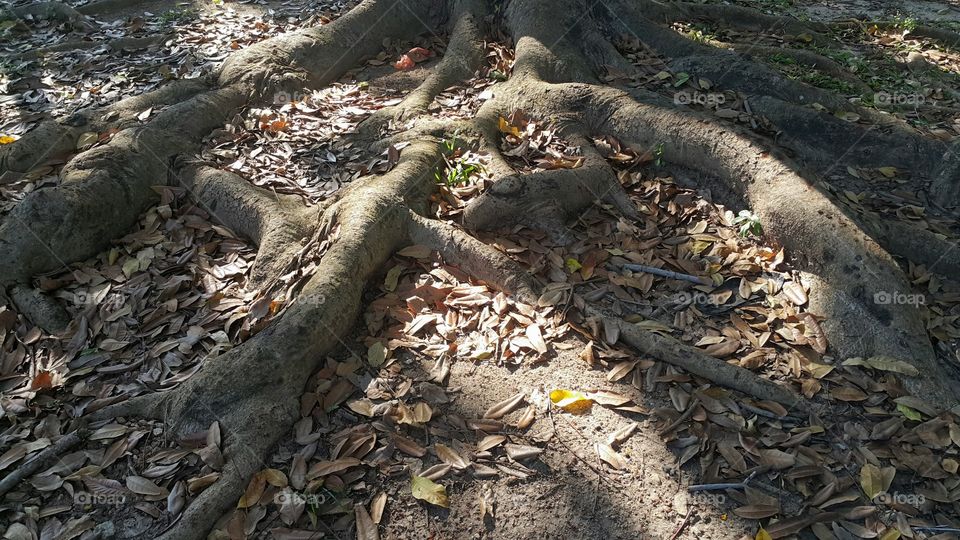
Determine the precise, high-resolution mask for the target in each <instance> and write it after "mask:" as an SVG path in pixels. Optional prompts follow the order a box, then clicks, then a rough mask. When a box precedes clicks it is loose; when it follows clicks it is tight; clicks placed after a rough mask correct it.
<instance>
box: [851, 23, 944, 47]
mask: <svg viewBox="0 0 960 540" xmlns="http://www.w3.org/2000/svg"><path fill="white" fill-rule="evenodd" d="M833 26H834V28H838V29H849V28H861V29H862V28H864V27H867V26H876V27H877V28H879V29H880V30H898V31H900V30H904V28H903V23H897V22H891V21H872V22H868V21H845V22H841V23H836V24H834V25H833ZM908 34H909V35H910V36H911V37H918V38H924V39H929V40H930V41H933V42H935V43H937V44H939V45H942V46H944V47H949V48H952V49H957V48H958V47H960V33H957V32H954V31H952V30H947V29H945V28H937V27H935V26H927V25H923V24H920V25H914V26H913V27H911V28H910V30H909V32H908Z"/></svg>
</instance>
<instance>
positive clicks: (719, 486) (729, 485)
mask: <svg viewBox="0 0 960 540" xmlns="http://www.w3.org/2000/svg"><path fill="white" fill-rule="evenodd" d="M756 475H757V471H753V472H752V473H750V476H748V477H746V478H744V479H743V481H742V482H726V483H716V484H694V485H692V486H688V487H687V491H689V492H690V493H696V492H698V491H721V490H727V489H743V488H745V487H747V486H748V485H750V481H751V480H753V477H754V476H756Z"/></svg>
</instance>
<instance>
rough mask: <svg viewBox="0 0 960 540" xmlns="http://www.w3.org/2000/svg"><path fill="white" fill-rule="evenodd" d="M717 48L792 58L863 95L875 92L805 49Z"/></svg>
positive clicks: (740, 45) (742, 45)
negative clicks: (853, 88) (848, 85)
mask: <svg viewBox="0 0 960 540" xmlns="http://www.w3.org/2000/svg"><path fill="white" fill-rule="evenodd" d="M716 46H718V47H721V48H727V49H732V50H734V51H737V52H738V53H742V54H745V55H747V56H750V57H757V56H766V57H768V58H769V57H771V56H775V55H779V56H783V57H786V58H790V59H792V60H793V61H795V62H796V63H797V64H799V65H801V66H804V67H812V68H813V69H816V70H817V71H819V72H820V73H823V74H825V75H829V76H831V77H833V78H835V79H840V80H842V81H844V82H846V83H849V84H851V85H853V86H855V87H856V88H857V90H859V91H860V92H861V93H865V94H872V93H873V90H872V89H871V88H870V86H869V85H867V83H865V82H863V81H861V80H860V79H859V78H858V77H857V76H856V75H854V74H853V73H850V72H849V71H847V70H846V69H844V67H843V66H841V65H840V64H838V63H836V62H834V61H833V60H831V59H829V58H827V57H826V56H823V55H821V54H817V53H815V52H813V51H808V50H805V49H793V48H790V47H766V46H763V45H757V44H754V43H734V44H730V45H727V44H725V43H716Z"/></svg>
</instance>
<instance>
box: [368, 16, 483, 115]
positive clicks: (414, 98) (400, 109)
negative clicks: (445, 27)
mask: <svg viewBox="0 0 960 540" xmlns="http://www.w3.org/2000/svg"><path fill="white" fill-rule="evenodd" d="M452 11H453V12H452V14H451V20H453V21H455V23H454V25H453V29H452V30H451V34H450V44H449V45H448V46H447V50H446V52H445V53H444V55H443V58H441V59H440V62H439V63H438V64H437V66H436V67H435V68H433V70H431V72H430V74H429V75H427V78H426V80H425V81H424V82H423V83H422V84H420V86H418V87H417V88H416V89H415V90H413V91H412V92H410V93H409V94H407V96H406V97H404V98H403V101H401V102H400V103H398V104H397V105H395V106H393V107H387V108H385V109H381V110H380V111H377V112H376V113H375V114H374V115H373V116H371V117H370V118H368V119H367V120H366V121H365V122H364V125H363V126H362V129H363V130H364V131H366V132H368V133H369V132H374V133H377V132H380V131H382V130H383V129H385V128H386V124H388V123H389V121H391V120H404V119H410V118H416V117H419V116H421V115H423V114H424V113H426V112H427V107H428V106H429V105H430V103H432V102H433V100H434V98H436V97H437V96H438V95H439V94H440V92H443V91H444V90H446V89H447V88H449V87H450V86H453V85H454V84H457V83H459V82H461V81H464V80H466V79H469V78H470V77H472V76H473V73H474V72H475V71H476V70H477V68H478V67H480V64H481V63H482V62H483V55H484V52H485V51H484V40H483V36H484V32H483V31H482V30H481V24H482V21H480V20H479V17H478V14H482V13H484V11H485V10H484V7H483V5H482V3H481V2H480V0H457V1H455V2H453V9H452Z"/></svg>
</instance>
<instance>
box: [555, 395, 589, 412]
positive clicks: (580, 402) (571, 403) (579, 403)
mask: <svg viewBox="0 0 960 540" xmlns="http://www.w3.org/2000/svg"><path fill="white" fill-rule="evenodd" d="M550 401H552V402H553V404H554V405H556V406H557V407H560V408H561V409H563V410H565V411H567V412H569V413H573V414H583V413H585V412H587V411H588V410H590V406H591V405H593V401H591V400H590V398H588V397H587V396H586V395H585V394H584V393H583V392H577V391H574V390H553V391H552V392H550Z"/></svg>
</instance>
